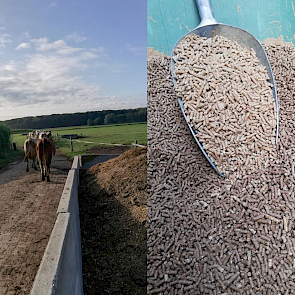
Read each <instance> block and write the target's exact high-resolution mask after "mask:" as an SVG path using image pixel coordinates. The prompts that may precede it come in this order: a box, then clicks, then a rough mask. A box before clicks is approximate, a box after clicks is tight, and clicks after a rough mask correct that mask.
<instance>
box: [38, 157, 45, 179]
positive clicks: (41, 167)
mask: <svg viewBox="0 0 295 295" xmlns="http://www.w3.org/2000/svg"><path fill="white" fill-rule="evenodd" d="M39 165H40V171H41V179H42V181H44V180H45V176H44V173H43V165H42V161H39Z"/></svg>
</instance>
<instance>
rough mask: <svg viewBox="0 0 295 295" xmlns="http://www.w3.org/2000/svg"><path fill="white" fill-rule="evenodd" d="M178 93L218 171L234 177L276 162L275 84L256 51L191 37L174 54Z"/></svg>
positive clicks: (222, 39)
mask: <svg viewBox="0 0 295 295" xmlns="http://www.w3.org/2000/svg"><path fill="white" fill-rule="evenodd" d="M174 54H175V55H174V57H173V59H174V61H175V67H174V76H175V79H176V81H177V87H176V93H177V95H178V97H180V98H181V99H182V101H183V105H184V110H185V113H186V116H187V121H188V122H189V123H190V125H191V126H192V127H193V129H194V130H195V132H196V136H197V138H198V139H199V141H200V143H201V144H202V146H203V148H204V149H205V151H206V152H207V154H208V155H209V157H210V158H211V160H212V161H213V162H214V163H215V165H216V167H217V170H218V171H219V172H220V173H222V174H225V175H228V174H231V175H233V178H236V177H241V176H242V174H243V173H244V175H245V174H246V171H250V170H254V169H255V168H259V169H260V168H261V167H263V168H264V167H266V166H267V164H268V161H269V160H270V159H272V158H273V153H274V149H275V137H276V123H277V122H276V105H275V101H274V99H273V96H272V87H273V85H272V84H270V83H269V82H268V80H269V77H268V74H267V71H266V69H265V67H264V66H262V65H261V64H260V63H259V60H258V58H257V57H256V54H255V51H254V50H253V49H251V50H248V49H246V48H243V47H242V46H241V45H239V44H238V43H236V42H232V41H230V40H229V39H227V38H225V37H222V36H215V37H213V38H209V39H207V38H205V37H199V36H197V35H189V36H187V37H186V38H184V39H183V40H182V41H181V42H180V43H179V44H178V45H177V47H176V48H175V50H174Z"/></svg>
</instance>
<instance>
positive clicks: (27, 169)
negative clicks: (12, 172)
mask: <svg viewBox="0 0 295 295" xmlns="http://www.w3.org/2000/svg"><path fill="white" fill-rule="evenodd" d="M26 162H27V169H26V171H27V172H29V160H28V159H27V160H26Z"/></svg>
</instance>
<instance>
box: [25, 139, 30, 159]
mask: <svg viewBox="0 0 295 295" xmlns="http://www.w3.org/2000/svg"><path fill="white" fill-rule="evenodd" d="M28 157H29V142H28V141H27V142H26V152H25V157H24V162H27V161H28Z"/></svg>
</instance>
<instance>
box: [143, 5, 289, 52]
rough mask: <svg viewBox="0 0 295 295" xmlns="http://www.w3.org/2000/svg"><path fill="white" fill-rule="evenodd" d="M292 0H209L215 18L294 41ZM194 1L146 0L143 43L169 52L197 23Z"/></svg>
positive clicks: (257, 33) (257, 34)
mask: <svg viewBox="0 0 295 295" xmlns="http://www.w3.org/2000/svg"><path fill="white" fill-rule="evenodd" d="M294 2H295V0H294ZM294 2H293V0H248V1H243V0H211V4H212V8H213V15H214V17H215V19H216V20H217V21H218V22H220V23H224V24H228V25H232V26H236V27H239V28H242V29H244V30H247V31H248V32H249V33H251V34H252V35H254V36H255V37H256V38H257V39H259V40H260V41H262V40H263V39H265V38H278V37H279V36H280V35H282V36H283V37H284V41H292V42H293V44H295V4H294ZM199 22H200V18H199V14H198V11H197V7H196V4H195V1H194V0H148V2H147V38H148V40H147V45H148V46H149V47H153V48H154V49H157V50H159V51H161V52H164V53H165V54H169V55H170V54H171V51H172V48H173V45H174V44H175V43H176V42H177V40H178V39H179V38H181V37H182V36H183V35H185V34H186V33H188V32H189V31H190V30H192V29H194V28H195V27H197V26H198V24H199Z"/></svg>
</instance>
